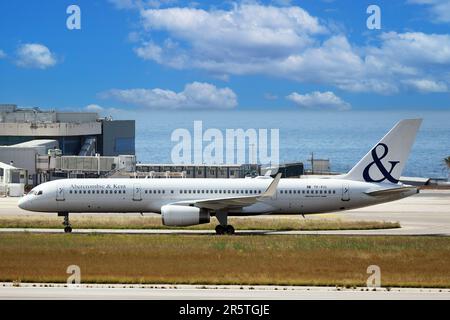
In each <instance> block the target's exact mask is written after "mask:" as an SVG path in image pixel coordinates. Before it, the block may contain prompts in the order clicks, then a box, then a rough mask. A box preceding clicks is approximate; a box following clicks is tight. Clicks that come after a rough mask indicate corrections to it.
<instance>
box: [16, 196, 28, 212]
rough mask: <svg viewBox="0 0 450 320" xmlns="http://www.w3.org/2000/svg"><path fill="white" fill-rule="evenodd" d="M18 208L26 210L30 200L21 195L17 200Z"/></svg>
mask: <svg viewBox="0 0 450 320" xmlns="http://www.w3.org/2000/svg"><path fill="white" fill-rule="evenodd" d="M17 205H18V206H19V208H20V209H23V210H28V208H29V207H30V200H29V199H27V197H26V196H25V197H22V199H20V200H19V203H18V204H17Z"/></svg>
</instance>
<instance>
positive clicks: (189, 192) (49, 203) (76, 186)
mask: <svg viewBox="0 0 450 320" xmlns="http://www.w3.org/2000/svg"><path fill="white" fill-rule="evenodd" d="M272 180H273V179H267V178H252V179H251V178H247V179H63V180H56V181H51V182H47V183H44V184H41V185H39V186H37V187H36V188H34V189H33V191H32V192H30V193H29V194H28V195H26V196H25V197H24V198H22V199H21V200H20V203H19V206H20V207H21V208H23V209H26V210H32V211H41V212H70V213H76V212H155V213H160V212H161V207H163V206H164V205H168V204H172V203H179V202H183V201H186V202H189V201H195V200H201V199H216V198H228V197H230V198H235V197H250V196H258V195H261V194H262V193H264V191H265V190H266V189H267V188H268V186H269V185H270V183H271V182H272ZM399 186H401V185H394V186H393V185H392V184H391V185H385V184H380V183H367V182H361V181H352V180H344V179H281V180H280V182H279V184H278V186H277V189H276V193H275V195H274V196H273V197H270V198H268V199H264V200H262V201H259V202H258V203H255V204H252V205H250V206H245V207H242V208H236V209H230V210H228V214H229V215H258V214H314V213H323V212H332V211H342V210H348V209H354V208H359V207H364V206H368V205H373V204H377V203H382V202H387V201H393V200H397V199H401V198H404V197H407V196H410V195H412V194H414V193H416V190H410V189H408V190H405V191H404V192H401V193H396V194H394V195H392V194H390V195H388V196H383V197H373V196H371V195H368V194H367V192H370V191H376V190H382V189H386V188H387V189H389V188H393V187H399Z"/></svg>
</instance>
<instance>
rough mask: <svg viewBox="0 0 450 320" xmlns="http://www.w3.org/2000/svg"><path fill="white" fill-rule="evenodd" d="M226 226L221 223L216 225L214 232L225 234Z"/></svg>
mask: <svg viewBox="0 0 450 320" xmlns="http://www.w3.org/2000/svg"><path fill="white" fill-rule="evenodd" d="M225 231H226V228H225V227H224V226H222V225H220V224H219V225H217V226H216V234H225Z"/></svg>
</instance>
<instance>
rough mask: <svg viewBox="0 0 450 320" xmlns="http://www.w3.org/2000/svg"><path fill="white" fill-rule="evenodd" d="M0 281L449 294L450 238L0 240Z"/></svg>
mask: <svg viewBox="0 0 450 320" xmlns="http://www.w3.org/2000/svg"><path fill="white" fill-rule="evenodd" d="M0 257H1V258H0V281H11V282H13V281H15V282H16V283H20V282H66V279H67V277H68V276H69V275H68V274H66V270H67V267H68V266H69V265H78V266H79V267H80V268H81V281H82V283H168V284H182V283H184V284H236V285H256V284H266V285H328V286H365V284H366V280H367V278H368V276H369V275H368V274H367V273H366V271H367V267H368V266H369V265H378V266H379V267H380V268H381V282H382V286H384V287H440V288H444V287H445V288H448V287H450V238H447V237H403V236H401V237H400V236H395V237H394V236H379V237H378V236H376V237H375V236H374V237H360V236H339V237H337V236H300V235H298V236H297V235H296V236H213V235H211V236H209V235H203V236H199V235H178V236H173V235H99V234H90V235H82V234H69V235H67V234H32V233H20V234H18V233H5V234H0Z"/></svg>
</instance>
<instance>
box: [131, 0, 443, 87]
mask: <svg viewBox="0 0 450 320" xmlns="http://www.w3.org/2000/svg"><path fill="white" fill-rule="evenodd" d="M422 1H434V0H422ZM139 13H140V21H141V24H142V25H141V27H142V30H140V31H141V32H140V35H141V40H140V44H139V45H138V46H137V47H136V48H135V52H136V54H137V55H138V56H139V57H140V58H142V59H144V60H150V61H154V62H156V63H158V64H162V65H166V66H169V67H171V68H176V69H200V70H205V71H207V72H208V73H210V74H211V75H213V76H214V77H216V78H218V77H220V78H224V79H227V78H228V77H227V75H248V74H251V75H254V74H263V75H270V76H275V77H281V78H286V79H293V80H296V81H298V82H302V83H312V84H321V85H329V86H334V87H337V88H339V89H342V90H346V91H353V92H376V93H379V94H394V93H397V92H400V91H402V90H416V91H419V92H438V91H441V90H443V89H445V88H447V90H448V88H450V73H449V71H448V70H449V69H450V35H448V34H426V33H422V32H406V33H397V32H385V33H382V34H381V35H380V36H379V37H378V38H377V39H376V41H375V42H374V44H372V45H368V46H362V47H361V46H357V45H354V44H352V43H350V41H349V40H348V39H347V37H346V36H345V35H343V34H340V33H337V34H331V29H332V28H328V27H327V26H325V25H324V24H322V23H321V21H320V19H318V18H317V17H313V16H311V15H310V14H309V13H308V12H306V11H305V10H303V9H302V8H300V7H296V6H288V7H276V6H271V5H261V4H257V3H253V4H248V3H244V4H235V5H234V6H233V7H232V8H231V9H229V10H218V9H214V8H213V9H210V10H203V9H196V8H186V7H171V8H166V9H147V8H142V9H141V10H139ZM156 32H161V34H166V37H165V39H164V40H161V41H158V40H155V39H156V38H155V37H151V38H147V39H146V36H147V37H148V36H149V35H152V34H154V33H156ZM149 39H151V40H149ZM427 81H428V85H427V83H426V82H427ZM431 82H434V83H435V84H436V85H434V86H433V85H431Z"/></svg>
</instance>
